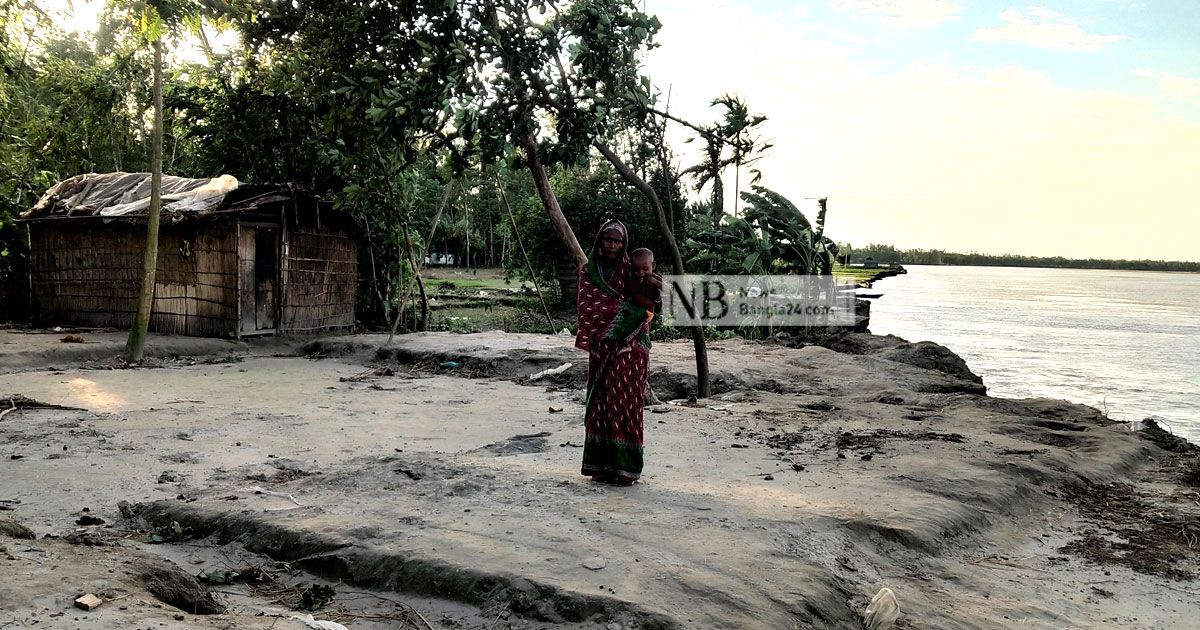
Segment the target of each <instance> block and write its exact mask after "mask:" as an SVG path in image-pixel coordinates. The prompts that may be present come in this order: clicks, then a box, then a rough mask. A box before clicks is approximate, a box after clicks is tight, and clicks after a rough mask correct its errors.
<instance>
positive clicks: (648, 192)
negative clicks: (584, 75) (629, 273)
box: [595, 142, 712, 398]
mask: <svg viewBox="0 0 1200 630" xmlns="http://www.w3.org/2000/svg"><path fill="white" fill-rule="evenodd" d="M595 146H596V148H597V149H598V150H599V151H600V153H601V154H602V155H603V156H604V157H605V159H607V160H608V161H609V163H611V164H612V165H613V168H615V169H617V173H619V174H620V175H621V177H622V178H623V179H624V180H625V181H627V182H629V184H630V185H632V186H633V187H634V188H637V189H638V191H640V192H641V193H642V195H643V196H645V197H646V200H647V201H649V202H650V207H652V208H654V214H655V217H656V218H657V219H658V231H659V232H660V233H661V234H662V237H663V240H665V241H666V242H667V249H669V250H671V267H672V268H673V270H674V273H675V275H677V276H682V275H683V256H681V255H680V254H679V246H678V245H676V244H675V235H674V234H673V233H672V232H671V226H670V224H669V223H668V222H667V213H666V212H665V211H664V210H663V205H662V201H660V200H659V198H658V193H656V192H654V188H653V187H652V186H651V185H650V184H648V183H646V180H644V179H642V178H640V177H638V176H637V173H634V172H633V170H632V169H630V168H629V166H628V165H626V164H625V163H624V162H622V161H621V158H620V157H617V154H616V153H613V152H612V149H609V148H608V146H606V145H605V144H604V143H602V142H597V143H596V144H595ZM692 345H693V346H694V347H695V349H696V388H697V392H696V396H697V397H699V398H708V397H709V396H710V395H711V394H712V386H711V383H710V382H709V376H708V350H707V348H705V346H704V329H703V328H700V327H694V328H692Z"/></svg>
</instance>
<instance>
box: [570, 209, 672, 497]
mask: <svg viewBox="0 0 1200 630" xmlns="http://www.w3.org/2000/svg"><path fill="white" fill-rule="evenodd" d="M628 244H629V230H628V228H626V227H625V224H623V223H621V222H620V221H615V220H612V221H608V222H606V223H604V225H602V226H601V227H600V231H599V233H597V235H596V241H595V243H594V244H593V246H592V251H591V254H590V255H589V256H588V261H587V263H586V264H585V265H584V266H583V267H582V268H580V270H579V292H578V298H577V303H576V307H577V312H578V315H579V333H578V335H576V337H575V347H577V348H579V349H581V350H586V351H587V352H588V372H587V374H588V384H587V398H586V403H585V405H586V411H585V416H584V418H585V425H586V429H587V438H586V440H585V441H584V446H583V468H582V473H583V474H584V475H587V476H589V477H592V478H593V479H595V480H596V481H600V482H604V483H612V484H617V485H625V486H628V485H632V484H633V483H635V482H636V481H637V480H638V478H639V477H640V476H641V473H642V407H643V400H644V399H643V392H644V390H645V387H646V374H647V367H648V365H649V363H650V340H649V338H648V336H647V334H648V332H649V324H650V320H651V319H652V318H653V313H654V301H655V300H656V299H657V297H658V294H659V291H661V287H662V284H661V281H660V280H659V279H658V278H657V276H654V275H653V272H654V257H653V254H651V253H650V251H649V250H645V249H642V250H635V251H634V252H633V254H634V256H633V259H632V260H631V258H630V255H629V254H628V253H627V252H626V247H627V246H628Z"/></svg>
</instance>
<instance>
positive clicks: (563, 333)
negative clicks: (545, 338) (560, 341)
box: [558, 328, 571, 337]
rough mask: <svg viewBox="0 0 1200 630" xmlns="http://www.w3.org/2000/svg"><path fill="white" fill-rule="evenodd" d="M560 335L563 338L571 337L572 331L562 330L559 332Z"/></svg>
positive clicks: (568, 329)
mask: <svg viewBox="0 0 1200 630" xmlns="http://www.w3.org/2000/svg"><path fill="white" fill-rule="evenodd" d="M558 334H560V335H562V336H563V337H570V336H571V329H570V328H564V329H562V330H560V331H558Z"/></svg>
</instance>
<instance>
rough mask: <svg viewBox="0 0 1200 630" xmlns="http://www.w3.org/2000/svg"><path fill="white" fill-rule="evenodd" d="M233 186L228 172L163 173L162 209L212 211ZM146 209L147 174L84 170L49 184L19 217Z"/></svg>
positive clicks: (126, 213) (235, 182)
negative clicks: (201, 174) (190, 175)
mask: <svg viewBox="0 0 1200 630" xmlns="http://www.w3.org/2000/svg"><path fill="white" fill-rule="evenodd" d="M237 187H238V180H237V178H235V177H233V176H231V175H222V176H220V177H215V178H211V179H189V178H186V177H175V176H173V175H163V178H162V203H163V206H162V211H163V213H164V214H180V215H183V214H190V213H195V214H200V213H204V212H206V211H209V210H214V209H216V208H217V207H218V206H220V205H221V202H222V201H224V199H225V195H226V194H228V193H229V192H231V191H233V190H234V189H236V188H237ZM149 208H150V173H102V174H98V173H88V174H86V175H77V176H75V177H72V178H69V179H65V180H63V181H61V182H59V183H57V184H55V185H54V186H51V187H50V189H49V190H47V191H46V194H44V195H42V198H41V199H39V200H38V202H37V204H35V205H34V206H33V208H31V209H29V210H28V211H26V212H25V213H23V214H22V215H21V217H22V218H25V219H34V218H41V217H81V216H102V217H129V216H144V215H145V214H146V213H147V210H149Z"/></svg>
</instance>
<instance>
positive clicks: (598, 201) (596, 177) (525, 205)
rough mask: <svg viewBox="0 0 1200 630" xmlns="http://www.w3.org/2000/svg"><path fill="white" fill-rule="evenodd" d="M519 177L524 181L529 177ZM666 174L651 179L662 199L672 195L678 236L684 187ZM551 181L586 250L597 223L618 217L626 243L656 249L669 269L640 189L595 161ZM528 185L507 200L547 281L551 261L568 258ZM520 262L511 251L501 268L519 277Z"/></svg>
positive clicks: (561, 172) (682, 232)
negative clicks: (521, 193)
mask: <svg viewBox="0 0 1200 630" xmlns="http://www.w3.org/2000/svg"><path fill="white" fill-rule="evenodd" d="M523 179H525V181H528V178H523ZM669 179H670V178H668V177H663V176H661V174H659V173H654V174H653V175H652V176H651V177H650V178H649V182H650V184H651V186H653V187H654V188H655V189H656V192H657V193H658V195H659V197H660V198H661V199H663V203H664V204H666V203H667V199H670V200H671V204H670V206H671V207H673V208H675V209H677V212H676V216H675V217H672V220H673V221H674V222H675V224H676V230H675V235H676V239H680V238H682V237H683V236H684V235H686V233H687V229H686V225H685V220H684V212H683V209H684V208H685V202H684V199H683V194H682V192H681V191H680V190H679V189H678V188H677V187H672V186H670V184H668V181H669ZM551 182H552V184H553V185H554V190H555V192H556V194H557V195H558V201H559V204H560V205H561V206H562V209H563V214H564V215H566V217H567V219H568V220H569V221H570V223H571V228H572V230H574V232H575V237H576V238H577V239H579V243H580V244H581V245H582V246H583V248H584V251H585V252H590V250H591V247H592V242H593V240H594V239H595V236H596V231H597V230H599V229H600V226H601V225H603V224H604V222H605V221H607V220H609V219H618V220H620V221H622V222H624V223H625V224H626V225H627V226H628V227H629V231H630V234H631V239H630V242H629V243H628V245H627V247H628V248H630V249H632V248H637V247H647V248H649V249H650V250H651V251H653V252H654V253H655V255H656V259H657V264H658V265H659V267H660V269H661V270H669V269H670V262H669V261H670V257H669V254H668V251H667V247H666V243H664V242H663V239H662V236H661V234H660V233H659V230H658V223H657V219H656V217H655V215H654V210H653V209H651V207H650V205H649V204H648V203H647V202H646V200H645V198H644V197H643V196H642V195H641V194H640V193H639V192H638V191H636V190H634V189H633V188H631V187H629V186H628V185H627V184H625V182H624V181H622V180H621V179H620V178H619V177H618V176H617V175H616V173H614V172H613V170H612V167H610V166H609V165H608V163H607V162H602V163H598V164H597V165H595V166H592V167H590V168H574V169H562V170H559V171H558V172H556V173H555V174H554V175H553V177H552V178H551ZM526 186H527V187H528V188H527V190H528V193H527V196H525V197H523V198H521V199H520V203H518V202H517V200H516V199H514V197H515V195H514V194H513V193H512V192H511V191H510V192H509V200H510V202H512V203H513V212H514V214H516V215H517V225H518V226H519V228H520V231H521V237H522V238H524V239H525V247H526V248H527V249H528V250H529V258H530V259H531V260H532V262H533V265H534V268H535V270H536V272H537V274H538V276H539V278H540V279H545V280H548V279H550V278H552V277H553V275H554V272H555V262H556V261H566V260H569V258H568V257H567V254H566V251H565V249H564V247H563V244H562V241H561V240H560V239H559V238H558V237H557V235H556V234H555V233H554V230H553V229H552V227H551V226H550V220H549V218H548V217H547V216H546V212H545V211H544V210H543V209H542V208H541V205H540V203H539V202H538V200H537V197H536V194H535V193H534V191H533V190H532V187H529V185H528V184H526ZM524 266H525V263H524V261H523V260H522V259H521V258H520V256H511V257H509V258H507V259H506V261H505V268H506V269H507V270H508V271H509V272H511V273H513V274H514V275H517V276H520V277H526V276H527V275H528V274H527V273H526V272H525V270H524Z"/></svg>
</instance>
